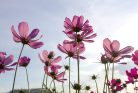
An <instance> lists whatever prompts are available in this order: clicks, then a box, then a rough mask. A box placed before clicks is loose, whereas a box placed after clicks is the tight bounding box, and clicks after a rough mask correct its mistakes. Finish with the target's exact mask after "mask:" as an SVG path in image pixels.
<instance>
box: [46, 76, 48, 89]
mask: <svg viewBox="0 0 138 93" xmlns="http://www.w3.org/2000/svg"><path fill="white" fill-rule="evenodd" d="M47 81H48V75H46V88H48V87H47Z"/></svg>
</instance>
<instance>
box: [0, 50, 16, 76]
mask: <svg viewBox="0 0 138 93" xmlns="http://www.w3.org/2000/svg"><path fill="white" fill-rule="evenodd" d="M12 62H13V55H9V56H8V57H6V53H4V52H0V74H1V73H2V72H5V71H10V70H14V69H13V68H11V67H12V66H15V65H16V64H17V63H12ZM11 63H12V64H11Z"/></svg>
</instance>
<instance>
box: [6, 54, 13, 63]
mask: <svg viewBox="0 0 138 93" xmlns="http://www.w3.org/2000/svg"><path fill="white" fill-rule="evenodd" d="M12 61H13V55H10V56H8V57H7V58H6V59H5V60H4V65H8V64H10V63H11V62H12Z"/></svg>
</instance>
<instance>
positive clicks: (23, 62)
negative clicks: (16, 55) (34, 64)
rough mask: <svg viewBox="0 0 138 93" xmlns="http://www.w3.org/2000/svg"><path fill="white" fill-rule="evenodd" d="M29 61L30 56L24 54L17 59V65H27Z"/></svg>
mask: <svg viewBox="0 0 138 93" xmlns="http://www.w3.org/2000/svg"><path fill="white" fill-rule="evenodd" d="M29 63H30V58H28V57H26V56H24V57H21V58H20V59H19V66H21V67H27V66H28V64H29Z"/></svg>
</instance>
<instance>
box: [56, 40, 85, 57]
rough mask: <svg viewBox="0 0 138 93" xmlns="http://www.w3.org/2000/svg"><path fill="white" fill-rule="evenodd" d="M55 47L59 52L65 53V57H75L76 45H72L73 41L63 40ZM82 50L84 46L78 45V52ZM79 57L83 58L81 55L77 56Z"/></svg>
mask: <svg viewBox="0 0 138 93" xmlns="http://www.w3.org/2000/svg"><path fill="white" fill-rule="evenodd" d="M57 47H58V49H59V50H60V51H61V52H63V53H65V54H67V57H72V58H75V59H76V58H77V46H76V45H74V44H73V43H71V42H70V41H68V40H64V42H63V45H61V44H58V46H57ZM84 50H85V47H84V46H83V45H82V44H81V45H80V46H79V53H80V54H81V53H83V52H84ZM67 57H66V58H67ZM79 57H80V59H85V57H83V56H79Z"/></svg>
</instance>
